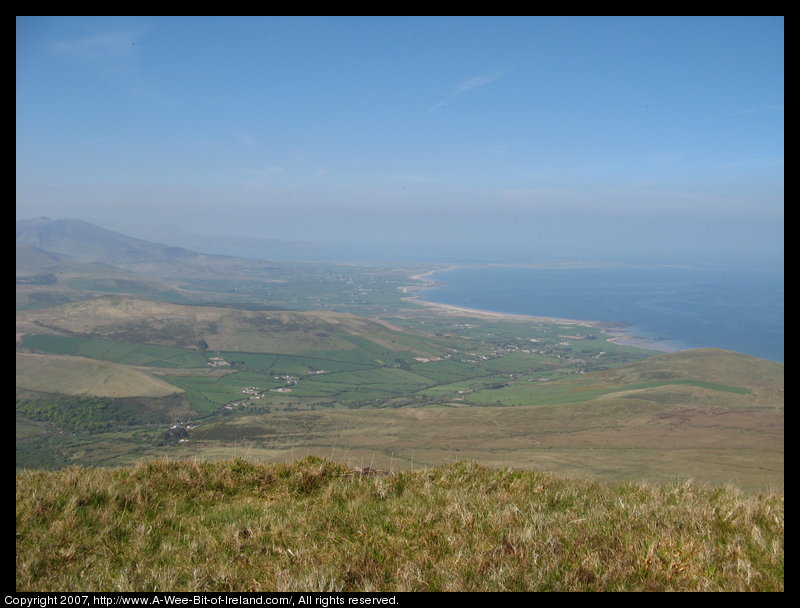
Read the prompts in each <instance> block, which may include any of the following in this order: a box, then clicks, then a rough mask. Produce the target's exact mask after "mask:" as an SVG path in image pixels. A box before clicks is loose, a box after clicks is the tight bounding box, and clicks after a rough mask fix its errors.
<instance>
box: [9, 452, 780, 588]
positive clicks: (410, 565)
mask: <svg viewBox="0 0 800 608" xmlns="http://www.w3.org/2000/svg"><path fill="white" fill-rule="evenodd" d="M16 497H17V510H16V589H17V591H60V592H64V591H87V590H103V591H144V590H148V591H151V590H156V591H270V592H276V591H278V592H279V591H309V592H310V591H320V592H325V591H782V590H783V587H784V585H783V577H784V499H783V495H782V494H773V493H770V494H761V495H759V496H747V495H744V494H742V493H740V492H739V491H737V490H735V489H733V488H710V487H706V486H702V485H697V484H692V483H681V484H667V485H657V486H653V485H643V484H636V483H624V484H603V483H598V482H592V481H585V480H581V481H576V480H567V479H563V478H559V477H556V476H553V475H549V474H545V473H540V472H533V471H520V470H514V469H510V468H505V469H497V470H492V469H488V468H485V467H481V466H478V465H477V464H476V463H474V462H469V461H462V462H457V463H453V464H451V465H448V466H443V467H436V468H423V469H416V470H413V471H405V472H395V471H376V470H374V469H368V468H359V469H353V468H347V467H345V466H342V465H339V464H335V463H332V462H330V461H326V460H321V459H317V458H307V459H305V460H302V461H299V462H294V463H291V464H275V465H267V466H264V465H258V464H253V463H250V462H247V461H245V460H241V459H238V460H234V461H227V462H218V463H213V464H212V463H206V462H199V461H185V462H178V461H170V460H160V461H152V462H147V463H141V464H139V465H137V466H135V467H131V468H121V469H83V468H77V467H70V468H67V469H63V470H61V471H56V472H44V471H30V472H24V473H21V474H18V475H17V489H16Z"/></svg>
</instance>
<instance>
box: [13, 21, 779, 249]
mask: <svg viewBox="0 0 800 608" xmlns="http://www.w3.org/2000/svg"><path fill="white" fill-rule="evenodd" d="M783 30H784V24H783V19H782V18H780V17H698V18H695V17H683V18H665V17H631V18H618V17H603V18H596V17H591V18H579V17H563V18H562V17H526V18H520V17H513V18H508V17H504V18H484V17H477V18H450V17H437V18H431V17H421V18H397V17H377V18H376V17H364V18H350V17H325V18H315V17H297V18H292V17H277V18H274V17H265V18H217V17H199V18H187V17H169V18H164V17H102V18H101V17H97V18H93V17H66V18H65V17H54V18H48V17H18V18H17V217H18V219H26V218H30V217H35V216H40V215H46V216H49V217H53V218H58V217H78V218H81V219H85V220H88V221H93V222H96V223H100V224H106V225H114V226H117V227H119V226H123V225H126V224H129V225H145V224H148V223H150V224H159V223H172V224H176V225H179V226H181V227H182V228H184V229H186V230H189V231H193V232H199V233H215V234H226V233H237V234H242V235H246V236H264V237H274V238H284V239H290V240H305V241H317V242H324V243H352V244H358V246H359V247H362V250H372V251H375V252H376V255H377V252H382V253H387V252H400V251H402V250H403V249H404V248H405V249H407V250H409V251H414V252H416V253H417V254H419V255H423V256H429V257H431V258H434V259H435V258H437V257H439V258H442V259H444V258H447V259H454V258H456V257H459V256H463V257H470V256H472V257H481V256H483V257H485V258H486V259H490V258H492V257H495V258H497V259H500V258H509V259H510V258H512V257H514V258H516V259H518V260H522V259H526V260H530V261H537V260H538V259H545V258H552V257H561V258H571V259H637V258H641V259H645V258H646V259H648V260H650V259H652V260H658V261H669V260H671V259H674V260H676V261H686V260H692V259H696V260H698V261H703V260H704V259H706V258H709V259H710V258H718V257H726V256H736V257H742V258H745V259H746V258H752V259H758V260H760V259H768V258H772V259H776V258H781V257H782V251H783V130H784V106H783V96H784V91H783V89H784V85H783V82H784V60H783V54H784V51H783V48H784V41H783ZM362 244H363V246H362Z"/></svg>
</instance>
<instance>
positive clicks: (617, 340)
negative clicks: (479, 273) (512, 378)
mask: <svg viewBox="0 0 800 608" xmlns="http://www.w3.org/2000/svg"><path fill="white" fill-rule="evenodd" d="M492 266H508V265H506V264H451V265H449V266H446V267H443V268H435V269H433V270H427V271H425V272H422V273H419V274H415V275H410V276H409V278H410V279H413V280H415V281H423V283H424V284H422V285H408V286H405V287H403V288H402V292H403V293H404V294H406V295H405V297H404V298H402V299H403V300H406V301H408V302H413V303H415V304H419V305H422V306H425V307H426V308H430V309H433V310H436V311H438V312H440V313H443V314H449V315H458V316H462V317H473V318H479V319H484V320H506V321H528V322H533V323H557V324H561V325H583V326H586V327H591V328H593V329H597V330H598V331H600V332H601V333H603V334H605V335H606V336H607V337H606V340H607V341H608V342H613V343H614V344H619V345H622V346H630V347H633V348H641V349H644V350H651V351H657V352H663V353H672V352H677V351H679V350H683V349H681V348H678V347H675V346H672V345H670V344H668V342H669V341H667V340H664V341H661V340H652V339H650V338H645V337H642V336H636V335H633V334H631V333H630V332H628V331H627V330H626V329H625V328H626V327H628V325H626V324H623V323H615V322H609V321H593V320H589V319H583V320H582V319H565V318H561V317H544V316H536V315H524V314H516V313H507V312H496V311H491V310H482V309H478V308H467V307H464V306H455V305H453V304H442V303H440V302H430V301H428V300H425V299H423V297H422V295H421V294H420V293H419V292H422V291H427V290H429V289H435V288H436V286H437V285H439V282H438V281H436V280H435V279H433V278H431V275H434V274H436V273H439V272H445V271H448V270H457V269H461V268H488V267H492ZM526 266H531V267H537V266H540V265H534V264H531V265H526ZM542 266H543V265H542Z"/></svg>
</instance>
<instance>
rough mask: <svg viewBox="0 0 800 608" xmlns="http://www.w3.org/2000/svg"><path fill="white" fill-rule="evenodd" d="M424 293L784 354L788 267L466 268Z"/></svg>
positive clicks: (434, 298) (683, 343) (663, 340)
mask: <svg viewBox="0 0 800 608" xmlns="http://www.w3.org/2000/svg"><path fill="white" fill-rule="evenodd" d="M435 279H436V281H437V285H436V286H435V287H434V288H431V289H428V290H426V291H425V293H424V295H423V296H422V297H423V299H425V300H427V301H430V302H436V303H441V304H449V305H453V306H461V307H466V308H477V309H481V310H487V311H492V312H502V313H513V314H523V315H533V316H544V317H559V318H565V319H577V320H587V321H605V322H616V323H624V324H626V333H628V334H630V335H631V336H636V337H641V338H646V339H648V340H651V341H653V342H652V344H653V346H657V347H658V349H659V350H683V349H688V348H701V347H715V348H723V349H726V350H735V351H738V352H741V353H745V354H748V355H754V356H756V357H761V358H764V359H770V360H773V361H783V357H784V281H783V272H782V271H769V272H764V271H758V272H756V271H739V270H735V269H734V270H731V269H718V268H687V267H663V266H657V267H638V266H637V267H631V266H622V267H617V266H590V267H555V268H544V267H529V266H524V267H523V266H480V267H461V268H454V269H451V270H446V271H442V272H437V273H436V274H435Z"/></svg>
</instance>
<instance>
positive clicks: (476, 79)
mask: <svg viewBox="0 0 800 608" xmlns="http://www.w3.org/2000/svg"><path fill="white" fill-rule="evenodd" d="M510 71H511V68H503V69H500V70H496V71H494V72H488V73H486V74H479V75H478V76H473V77H472V78H468V79H467V80H464V81H463V82H461V83H460V84H459V85H458V86H457V87H456V88H454V89H453V90H452V91H451V92H450V94H449V95H448V96H447V97H445V98H444V99H442V100H441V101H439V102H438V103H436V104H434V105H433V106H431V107H430V108H428V111H429V112H433V111H434V110H438V109H439V108H442V107H444V106H446V105H447V104H448V103H451V102H453V101H455V99H456V98H458V97H460V96H461V95H463V94H464V93H466V92H468V91H472V90H473V89H479V88H480V87H485V86H486V85H488V84H491V83H493V82H494V81H495V80H497V79H498V78H501V77H502V76H505V75H506V74H507V73H508V72H510Z"/></svg>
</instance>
